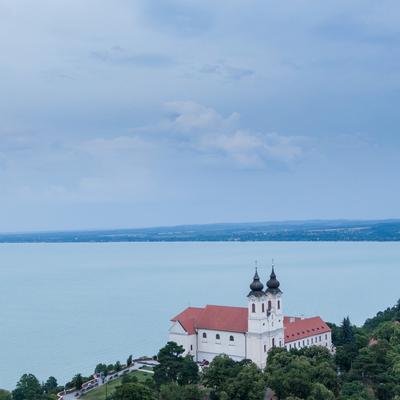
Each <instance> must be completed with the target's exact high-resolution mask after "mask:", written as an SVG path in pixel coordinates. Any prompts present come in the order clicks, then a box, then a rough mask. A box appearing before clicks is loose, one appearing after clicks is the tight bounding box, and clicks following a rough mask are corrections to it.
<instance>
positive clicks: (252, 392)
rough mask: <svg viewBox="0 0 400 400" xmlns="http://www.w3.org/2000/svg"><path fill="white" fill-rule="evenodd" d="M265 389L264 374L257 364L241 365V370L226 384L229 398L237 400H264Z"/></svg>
mask: <svg viewBox="0 0 400 400" xmlns="http://www.w3.org/2000/svg"><path fill="white" fill-rule="evenodd" d="M265 390H266V384H265V379H264V376H263V374H262V372H261V371H260V370H259V369H258V368H257V366H256V365H255V364H247V365H246V364H245V365H241V367H240V372H239V373H238V374H237V376H236V377H235V378H234V379H230V380H228V382H227V385H226V391H227V394H228V395H229V398H230V399H235V400H262V399H264V397H265Z"/></svg>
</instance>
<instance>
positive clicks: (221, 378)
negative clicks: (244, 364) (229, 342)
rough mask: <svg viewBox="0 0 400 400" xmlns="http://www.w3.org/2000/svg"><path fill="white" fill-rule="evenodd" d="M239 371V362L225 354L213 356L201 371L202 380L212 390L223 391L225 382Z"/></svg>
mask: <svg viewBox="0 0 400 400" xmlns="http://www.w3.org/2000/svg"><path fill="white" fill-rule="evenodd" d="M238 371H239V364H238V363H236V362H235V361H234V360H232V359H231V358H230V357H228V356H227V355H225V354H222V355H220V356H217V357H215V358H214V359H213V360H212V362H211V364H210V365H209V367H208V368H206V369H205V370H204V372H203V378H202V381H203V383H204V385H205V386H207V387H208V388H210V389H213V390H214V391H217V392H218V391H223V390H224V387H225V385H226V382H227V381H228V380H229V379H231V378H234V377H235V376H236V375H237V373H238Z"/></svg>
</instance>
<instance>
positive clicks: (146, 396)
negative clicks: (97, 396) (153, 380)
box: [111, 383, 155, 400]
mask: <svg viewBox="0 0 400 400" xmlns="http://www.w3.org/2000/svg"><path fill="white" fill-rule="evenodd" d="M111 399H112V400H155V397H154V395H153V393H152V391H151V389H149V388H148V387H147V386H145V385H143V384H141V383H127V384H125V385H121V386H117V388H116V389H115V392H114V393H113V395H112V396H111Z"/></svg>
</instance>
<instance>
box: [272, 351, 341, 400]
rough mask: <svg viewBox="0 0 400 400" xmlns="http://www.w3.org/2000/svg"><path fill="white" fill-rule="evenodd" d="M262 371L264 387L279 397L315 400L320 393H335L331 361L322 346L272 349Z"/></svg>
mask: <svg viewBox="0 0 400 400" xmlns="http://www.w3.org/2000/svg"><path fill="white" fill-rule="evenodd" d="M265 372H266V380H267V383H268V386H269V387H270V388H272V389H273V390H274V392H275V393H276V395H277V396H278V397H279V398H287V397H290V396H292V397H298V398H301V399H306V398H311V399H314V398H315V399H317V398H320V397H321V396H323V395H324V393H325V394H326V395H327V396H328V397H327V398H329V396H331V394H332V395H333V394H334V393H337V392H338V386H339V383H338V377H337V374H336V370H335V364H334V360H333V357H332V356H331V354H330V353H329V351H328V350H327V349H326V348H323V347H317V346H313V347H309V348H305V349H301V350H295V349H293V350H291V351H290V352H288V351H286V350H285V349H282V348H273V349H271V351H270V352H269V354H268V363H267V368H266V371H265ZM317 384H318V385H317ZM321 393H322V394H321ZM328 393H329V395H328ZM333 398H334V397H333Z"/></svg>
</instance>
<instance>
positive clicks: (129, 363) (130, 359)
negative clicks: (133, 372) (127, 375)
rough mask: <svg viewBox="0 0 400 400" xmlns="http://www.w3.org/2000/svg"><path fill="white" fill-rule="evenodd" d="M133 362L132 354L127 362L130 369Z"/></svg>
mask: <svg viewBox="0 0 400 400" xmlns="http://www.w3.org/2000/svg"><path fill="white" fill-rule="evenodd" d="M132 362H133V357H132V354H131V355H130V356H129V357H128V359H127V360H126V365H127V366H128V367H130V366H131V365H132Z"/></svg>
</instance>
